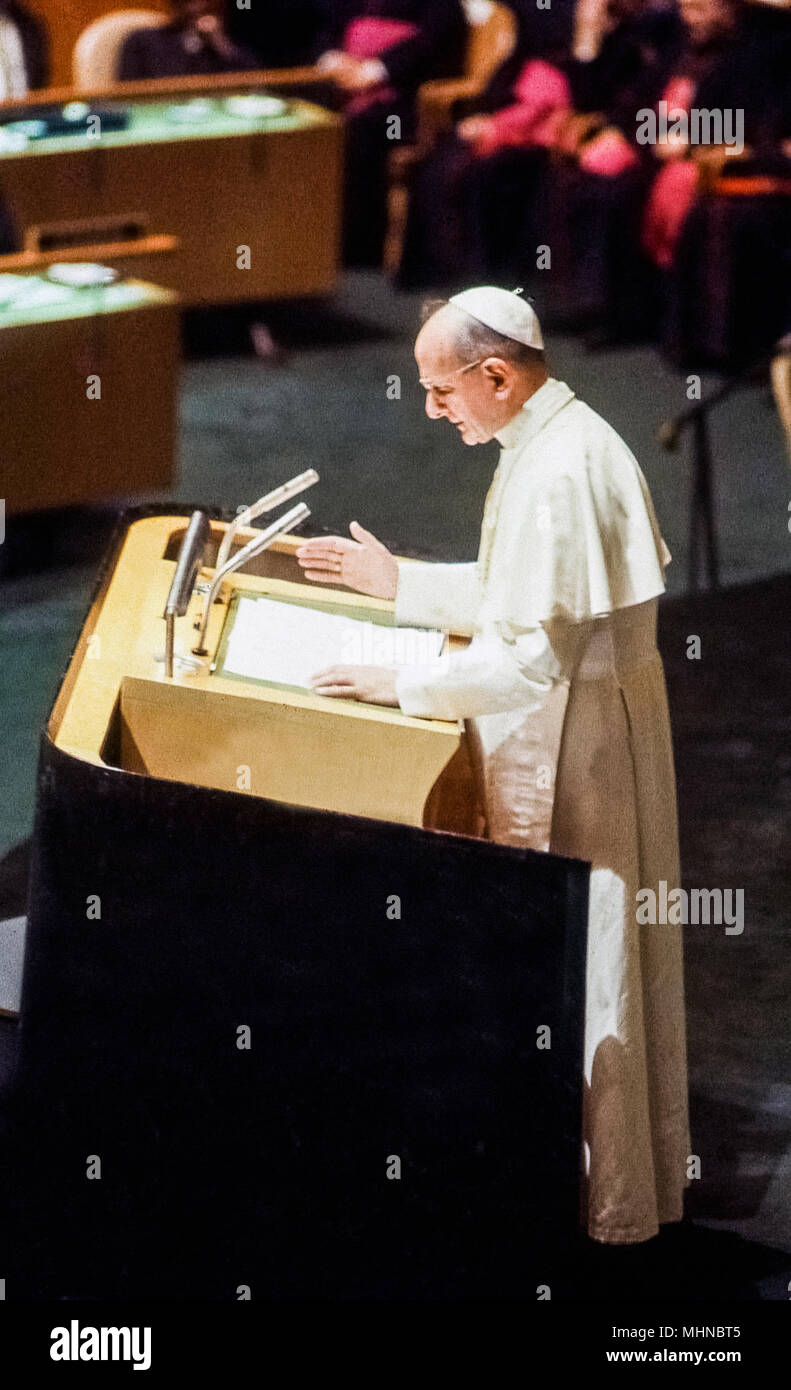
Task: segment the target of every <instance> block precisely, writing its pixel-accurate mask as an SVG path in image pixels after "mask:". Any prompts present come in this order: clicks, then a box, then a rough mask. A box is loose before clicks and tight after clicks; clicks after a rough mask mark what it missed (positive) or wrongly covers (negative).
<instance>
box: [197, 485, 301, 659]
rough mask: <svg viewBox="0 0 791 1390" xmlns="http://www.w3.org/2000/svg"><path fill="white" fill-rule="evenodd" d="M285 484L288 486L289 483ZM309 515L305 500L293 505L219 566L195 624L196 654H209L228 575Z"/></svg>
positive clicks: (267, 547)
mask: <svg viewBox="0 0 791 1390" xmlns="http://www.w3.org/2000/svg"><path fill="white" fill-rule="evenodd" d="M285 486H288V484H286V485H285ZM309 516H310V508H309V507H306V506H305V503H304V502H298V503H297V505H296V507H292V508H291V511H290V512H286V513H285V515H284V516H281V517H279V518H278V520H277V521H273V522H272V524H271V526H267V528H266V530H265V531H262V532H261V533H260V535H258V536H253V539H252V540H251V541H248V543H247V545H245V546H243V547H242V549H241V550H237V552H236V554H235V555H232V556H231V558H230V560H226V561H225V564H224V565H223V566H222V568H221V569H220V568H219V567H218V568H217V570H216V571H215V574H214V578H213V580H212V582H211V588H210V589H209V592H208V593H207V595H206V600H205V602H204V605H203V613H202V614H201V617H200V621H199V622H197V623H196V624H195V626H196V628H197V629H198V638H197V646H194V647H193V648H192V650H193V652H194V654H195V656H207V655H208V652H207V650H206V648H205V646H204V645H203V644H204V641H205V638H206V627H207V625H208V622H209V614H210V612H211V608H212V604H213V603H214V600H215V598H216V597H217V594H218V593H219V589H220V585H221V584H222V581H223V580H224V579H225V578H226V576H227V575H229V574H233V572H234V570H238V569H241V568H242V565H246V564H247V561H248V560H252V559H253V557H254V556H256V555H260V554H261V552H262V551H263V550H268V549H269V547H270V545H271V544H272V542H273V541H276V540H277V538H278V537H279V536H284V535H285V534H286V532H287V531H292V530H293V529H294V527H295V526H298V525H299V523H300V522H301V521H304V520H305V518H306V517H309Z"/></svg>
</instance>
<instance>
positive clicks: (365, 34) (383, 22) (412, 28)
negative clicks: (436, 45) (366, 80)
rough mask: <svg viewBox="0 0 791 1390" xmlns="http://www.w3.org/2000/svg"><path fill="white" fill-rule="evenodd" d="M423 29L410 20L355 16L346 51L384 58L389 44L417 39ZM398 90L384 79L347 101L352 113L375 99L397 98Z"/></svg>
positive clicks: (355, 55)
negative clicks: (360, 17) (409, 21)
mask: <svg viewBox="0 0 791 1390" xmlns="http://www.w3.org/2000/svg"><path fill="white" fill-rule="evenodd" d="M419 33H420V30H419V28H418V26H417V25H416V24H407V23H405V22H404V21H402V20H400V19H375V18H371V19H365V18H363V19H353V20H352V22H351V24H349V25H348V26H347V28H346V33H345V34H344V36H343V51H344V53H348V54H349V57H350V58H362V59H369V58H381V57H383V55H384V54H385V53H386V52H387V50H388V49H389V48H393V47H394V46H395V45H396V44H398V43H403V42H404V41H405V39H414V38H415V37H416V36H417V35H418V34H419ZM395 97H396V92H395V90H394V89H393V88H392V87H391V86H389V84H388V83H386V82H382V83H380V85H379V86H378V87H373V88H372V89H371V91H369V92H358V93H357V94H355V95H353V96H351V97H350V98H349V101H348V102H347V104H346V111H347V113H348V114H349V115H352V116H353V115H355V114H356V113H357V112H358V111H365V110H367V109H368V107H369V106H373V105H374V103H376V102H382V101H394V100H395Z"/></svg>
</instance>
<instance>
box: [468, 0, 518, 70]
mask: <svg viewBox="0 0 791 1390" xmlns="http://www.w3.org/2000/svg"><path fill="white" fill-rule="evenodd" d="M467 21H468V26H469V27H468V37H467V56H466V61H465V75H466V76H467V77H474V78H475V79H476V81H478V82H480V83H484V84H485V83H486V82H488V81H489V78H490V77H491V75H492V73H493V72H494V70H495V68H498V67H499V66H500V64H501V63H503V62H505V59H506V58H508V57H510V55H511V54H512V53H513V51H514V44H515V43H516V18H515V16H514V13H513V10H510V9H509V8H508V6H507V5H500V4H498V3H497V0H477V2H476V3H475V4H474V5H473V4H470V6H469V7H468V10H467Z"/></svg>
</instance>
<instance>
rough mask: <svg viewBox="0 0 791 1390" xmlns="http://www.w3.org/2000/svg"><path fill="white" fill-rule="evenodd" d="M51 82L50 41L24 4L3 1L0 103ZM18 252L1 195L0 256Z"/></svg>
mask: <svg viewBox="0 0 791 1390" xmlns="http://www.w3.org/2000/svg"><path fill="white" fill-rule="evenodd" d="M48 80H49V39H48V35H47V31H46V28H45V27H44V25H43V24H42V23H41V21H40V20H39V19H38V18H37V17H36V16H35V15H34V14H32V13H31V12H30V10H28V9H26V8H25V6H24V5H19V4H15V3H13V0H11V2H10V3H6V0H0V101H13V99H14V98H15V97H24V96H26V95H27V93H28V92H29V91H30V90H31V88H35V87H44V86H46V84H47V82H48ZM17 250H19V242H18V237H17V233H16V229H15V227H14V222H13V218H12V216H11V213H10V212H9V210H8V208H7V206H6V204H5V202H4V200H3V197H2V193H0V255H7V254H8V253H9V252H11V251H17Z"/></svg>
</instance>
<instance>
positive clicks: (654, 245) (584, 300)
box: [544, 0, 791, 357]
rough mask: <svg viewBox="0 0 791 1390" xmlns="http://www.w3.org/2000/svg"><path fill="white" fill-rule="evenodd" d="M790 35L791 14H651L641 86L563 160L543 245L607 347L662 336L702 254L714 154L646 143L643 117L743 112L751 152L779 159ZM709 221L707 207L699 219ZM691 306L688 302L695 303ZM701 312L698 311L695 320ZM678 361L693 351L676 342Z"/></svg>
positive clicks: (732, 9) (548, 205)
mask: <svg viewBox="0 0 791 1390" xmlns="http://www.w3.org/2000/svg"><path fill="white" fill-rule="evenodd" d="M789 35H791V17H789V14H788V13H783V12H782V11H771V10H768V9H766V8H765V7H763V6H759V5H749V6H744V5H742V4H741V2H740V0H681V3H680V6H679V9H678V11H665V12H649V13H647V14H646V15H645V17H644V19H643V20H642V21H640V22H639V24H638V30H637V36H638V41H639V43H640V47H641V51H642V57H643V62H642V67H641V70H640V72H639V73H638V75H637V79H636V81H630V82H627V84H626V87H625V88H624V89H622V91H621V92H617V91H616V92H614V93H613V94H612V101H611V104H610V106H609V108H606V107H605V108H600V109H603V111H604V116H605V120H604V121H599V122H598V126H597V127H596V126H593V127H591V128H590V129H588V130H583V131H582V132H581V133H580V136H581V138H580V139H579V140H578V142H577V145H576V149H575V148H573V146H571V147H569V148H568V149H567V150H566V151H565V153H566V159H565V161H564V162H562V163H561V164H560V165H558V166H557V167H556V168H555V169H553V171H552V175H551V180H550V186H549V188H548V189H547V194H546V199H545V209H546V216H547V227H546V237H545V238H544V239H546V240H551V242H552V245H553V247H554V248H556V250H557V253H558V258H557V259H556V262H555V266H554V269H555V271H556V273H557V282H558V285H561V284H563V283H564V282H565V293H564V296H563V297H564V298H565V299H566V301H567V302H569V303H573V304H575V305H576V306H577V310H578V313H579V314H580V316H581V318H582V319H583V320H584V319H586V318H587V319H589V320H598V323H599V325H600V332H599V339H598V340H599V341H600V342H601V343H602V344H605V343H608V342H619V341H629V340H631V339H634V338H641V337H644V336H646V335H656V332H657V327H658V323H659V321H660V320H662V319H663V317H664V306H665V303H666V302H667V301H672V299H673V297H674V295H675V292H676V291H675V280H676V277H677V276H678V275H686V276H689V274H690V271H689V270H685V269H683V267H684V266H685V265H688V263H689V262H690V260H694V259H695V256H694V252H692V251H690V249H689V247H690V246H691V245H692V243H694V242H696V240H697V244H698V245H700V236H699V234H698V236H697V238H696V235H695V233H694V232H693V231H692V229H691V228H692V226H694V222H693V223H692V224H691V225H690V214H691V212H692V209H693V207H694V206H695V204H696V202H697V198H698V190H699V185H700V172H701V163H702V161H706V160H707V159H710V158H711V156H712V154H714V153H716V152H715V151H713V150H712V146H711V145H710V144H709V145H704V144H698V145H692V144H690V142H689V140H688V139H685V138H684V137H683V136H671V138H670V139H668V140H666V141H662V142H659V143H657V142H654V143H647V144H640V143H638V141H637V130H638V126H639V120H638V113H642V112H645V111H647V110H649V109H654V110H657V111H658V109H659V105H658V104H659V102H660V101H662V102H666V103H667V109H668V112H670V111H675V112H677V113H679V112H681V113H686V114H689V112H690V111H691V109H692V108H693V107H694V108H695V109H698V110H706V111H708V110H713V111H717V112H731V113H733V114H734V115H735V113H737V112H743V118H744V134H745V140H746V143H747V146H748V147H749V149H750V150H753V151H755V152H759V151H760V158H761V159H766V157H767V156H769V157H770V159H774V160H776V159H777V158H778V156H782V148H781V145H782V139H783V138H784V132H785V130H786V129H787V123H788V94H787V92H788V73H789V71H791V67H790V66H789V63H790V62H791V55H790V54H789V48H788V43H789ZM672 120H673V117H670V123H671V124H672ZM718 157H719V156H718ZM740 201H741V200H740ZM707 215H708V208H707V210H706V211H701V213H700V215H699V218H698V219H696V220H703V221H705V220H706V217H707ZM704 240H705V243H706V248H707V249H706V251H705V255H706V256H707V257H709V258H712V259H711V265H712V267H714V262H715V261H717V265H716V269H714V274H715V276H717V277H724V278H726V279H727V274H728V272H727V264H726V262H727V257H726V258H725V259H724V260H723V259H722V258H721V257H720V256H719V253H718V251H717V250H715V249H714V247H713V246H712V245H711V244H710V240H709V237H708V236H705V237H704ZM682 241H683V242H684V243H685V246H686V249H685V250H684V252H683V254H682V256H681V257H680V258H679V249H680V246H681V243H682ZM692 273H694V272H692ZM687 298H688V302H689V303H690V305H691V304H692V302H693V299H694V296H693V295H689V294H687ZM700 312H701V309H700V305H699V304H696V305H695V308H694V309H693V314H694V315H695V317H696V318H699V315H700ZM699 327H702V325H701V324H700V322H699ZM680 331H681V329H680V325H677V327H676V338H678V335H679V332H680ZM665 332H666V333H667V330H665ZM704 336H705V333H704ZM675 355H676V356H678V357H682V356H690V355H694V349H693V348H692V345H691V344H689V345H687V347H683V346H681V345H680V344H679V343H678V342H676V345H675Z"/></svg>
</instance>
